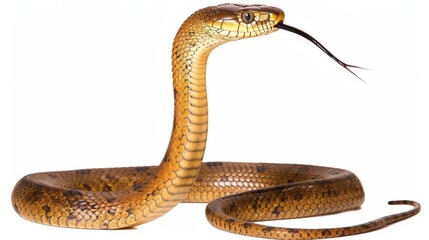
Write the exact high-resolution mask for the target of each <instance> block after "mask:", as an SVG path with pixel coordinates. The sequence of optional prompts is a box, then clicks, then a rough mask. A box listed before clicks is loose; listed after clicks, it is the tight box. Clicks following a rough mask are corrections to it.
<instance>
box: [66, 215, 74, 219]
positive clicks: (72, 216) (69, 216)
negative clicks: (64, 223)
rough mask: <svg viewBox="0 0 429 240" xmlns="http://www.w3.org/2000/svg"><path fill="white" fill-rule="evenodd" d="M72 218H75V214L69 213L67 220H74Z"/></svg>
mask: <svg viewBox="0 0 429 240" xmlns="http://www.w3.org/2000/svg"><path fill="white" fill-rule="evenodd" d="M72 219H75V216H74V215H68V216H67V220H72Z"/></svg>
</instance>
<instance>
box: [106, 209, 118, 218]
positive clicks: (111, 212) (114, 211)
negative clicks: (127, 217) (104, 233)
mask: <svg viewBox="0 0 429 240" xmlns="http://www.w3.org/2000/svg"><path fill="white" fill-rule="evenodd" d="M107 212H108V213H109V214H110V215H113V216H114V215H115V214H116V210H115V209H110V210H109V211H107Z"/></svg>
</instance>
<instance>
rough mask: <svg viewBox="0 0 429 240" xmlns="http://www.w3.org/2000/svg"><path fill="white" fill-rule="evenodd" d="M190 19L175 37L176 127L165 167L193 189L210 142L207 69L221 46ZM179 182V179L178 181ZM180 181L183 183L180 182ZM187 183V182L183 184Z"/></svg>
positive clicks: (196, 18) (199, 24)
mask: <svg viewBox="0 0 429 240" xmlns="http://www.w3.org/2000/svg"><path fill="white" fill-rule="evenodd" d="M200 14H204V12H201V11H200V12H197V13H195V14H194V15H192V16H190V17H189V18H188V19H187V20H186V21H185V22H184V23H183V24H182V26H181V27H180V29H179V31H178V32H177V34H176V37H175V39H174V43H173V50H172V77H173V88H174V123H173V130H172V134H171V138H170V143H169V145H168V148H167V152H166V154H165V157H164V159H163V162H162V165H168V166H169V168H173V170H174V171H175V172H176V175H177V176H178V177H179V178H183V177H184V176H185V177H186V178H187V179H188V180H187V181H186V184H185V186H187V187H188V188H190V187H191V186H192V183H193V181H191V179H195V178H196V176H197V174H198V170H199V168H200V166H201V163H202V160H203V156H204V150H205V146H206V140H207V130H208V106H207V92H206V65H207V59H208V56H209V54H210V53H211V51H212V50H213V49H214V48H215V47H217V46H219V45H220V44H222V43H221V42H220V41H219V40H216V39H212V38H210V37H209V35H208V34H206V33H205V32H204V30H203V29H204V27H203V26H201V25H202V24H205V22H203V21H202V20H200V19H203V18H201V17H196V16H195V15H200ZM178 181H179V179H178ZM180 181H183V179H182V180H180ZM183 182H184V181H183Z"/></svg>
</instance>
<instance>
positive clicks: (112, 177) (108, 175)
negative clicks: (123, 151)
mask: <svg viewBox="0 0 429 240" xmlns="http://www.w3.org/2000/svg"><path fill="white" fill-rule="evenodd" d="M106 178H107V179H109V180H117V179H118V178H117V177H116V176H114V175H110V174H107V175H106Z"/></svg>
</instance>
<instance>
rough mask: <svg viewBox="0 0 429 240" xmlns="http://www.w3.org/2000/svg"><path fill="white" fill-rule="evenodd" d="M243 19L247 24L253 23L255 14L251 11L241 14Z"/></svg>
mask: <svg viewBox="0 0 429 240" xmlns="http://www.w3.org/2000/svg"><path fill="white" fill-rule="evenodd" d="M241 19H242V20H243V22H245V23H251V22H252V21H253V19H255V14H253V12H251V11H244V12H243V13H242V14H241Z"/></svg>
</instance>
